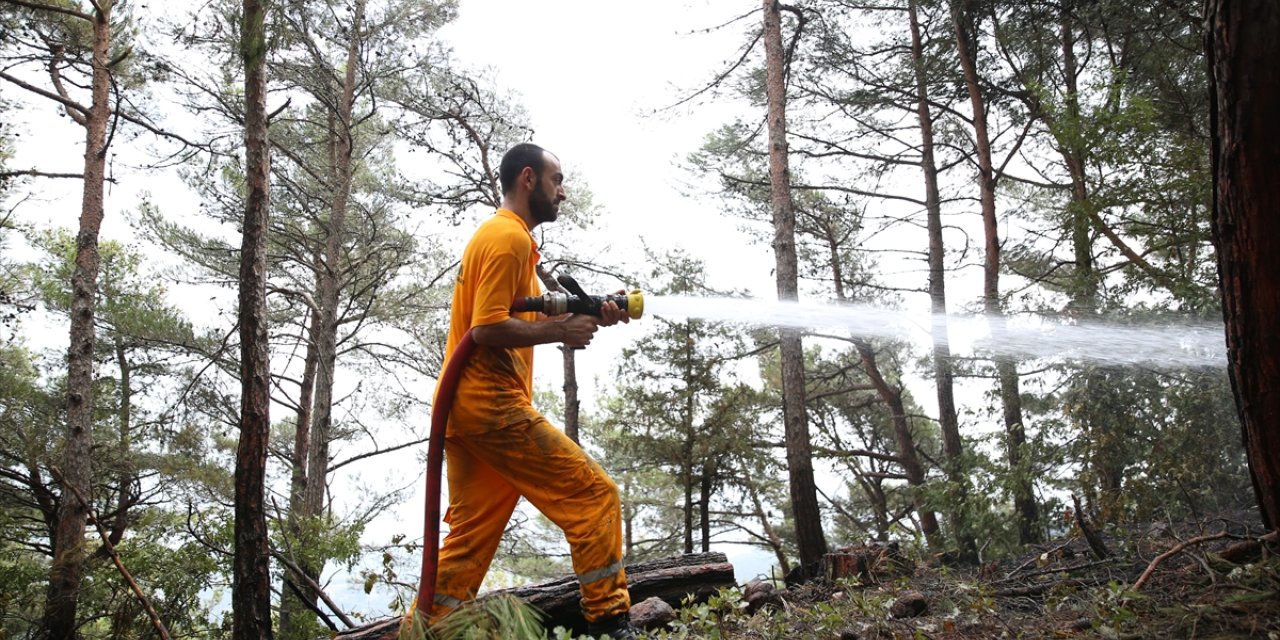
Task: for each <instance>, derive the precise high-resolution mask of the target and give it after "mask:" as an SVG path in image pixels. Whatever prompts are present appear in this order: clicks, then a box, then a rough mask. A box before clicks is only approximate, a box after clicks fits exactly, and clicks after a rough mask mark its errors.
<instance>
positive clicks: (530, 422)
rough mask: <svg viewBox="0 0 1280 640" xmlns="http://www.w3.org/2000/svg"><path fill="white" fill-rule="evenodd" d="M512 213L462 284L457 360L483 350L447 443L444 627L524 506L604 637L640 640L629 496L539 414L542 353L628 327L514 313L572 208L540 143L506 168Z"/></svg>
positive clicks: (485, 237) (488, 228) (607, 312)
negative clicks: (629, 563) (540, 518)
mask: <svg viewBox="0 0 1280 640" xmlns="http://www.w3.org/2000/svg"><path fill="white" fill-rule="evenodd" d="M499 179H500V181H501V183H502V192H503V202H502V208H501V209H499V210H498V212H497V213H496V214H495V215H494V216H493V217H492V218H489V219H488V220H486V221H485V222H484V223H483V224H481V225H480V227H479V228H478V229H477V230H476V233H475V235H474V236H473V237H472V238H471V241H470V242H469V243H468V244H467V248H466V250H465V251H464V252H463V254H462V263H461V266H460V268H459V270H458V280H457V282H456V284H455V285H454V290H453V304H452V311H451V319H450V326H449V342H448V345H447V347H446V358H447V357H448V356H449V355H451V354H452V353H453V351H454V348H455V347H456V346H457V344H458V342H459V341H461V339H462V336H463V335H464V334H465V333H466V332H467V330H470V331H471V336H472V339H473V340H474V341H475V343H476V348H475V350H474V351H473V352H472V355H471V358H470V360H469V362H468V364H467V366H466V368H465V369H464V370H463V373H462V375H461V378H460V379H459V381H458V386H457V392H456V396H455V399H454V404H453V411H452V413H451V414H450V419H449V426H448V432H447V436H446V438H445V460H446V461H447V462H448V474H449V475H448V479H449V508H448V511H447V512H446V513H445V518H444V519H445V522H447V523H449V525H450V529H449V535H448V536H446V537H445V539H444V544H443V545H442V546H441V548H440V561H439V569H438V571H437V579H436V597H435V600H436V601H435V603H434V604H435V606H434V608H433V610H432V613H433V615H434V616H439V615H442V614H443V613H445V612H447V611H448V610H450V609H452V608H453V607H456V606H458V605H459V604H461V603H462V602H463V601H466V600H470V599H472V598H474V597H475V595H476V590H477V589H479V588H480V583H481V581H482V580H483V579H484V575H485V573H486V572H487V571H488V569H489V563H490V562H491V561H492V560H493V556H494V553H495V552H496V551H497V548H498V543H499V541H500V539H501V538H502V532H503V530H504V529H505V528H506V525H507V521H508V519H509V518H510V517H511V513H512V511H513V510H514V508H515V506H516V502H517V501H518V500H519V499H520V497H521V496H524V497H525V498H527V499H528V500H529V502H530V503H532V504H533V505H534V506H535V507H537V508H538V509H539V510H540V511H542V513H543V514H545V515H546V516H547V517H548V518H550V519H551V521H552V522H554V523H556V525H558V526H559V527H560V528H561V529H562V530H563V531H564V533H565V538H566V539H567V540H568V542H569V547H570V550H571V552H572V557H573V570H574V573H576V574H577V577H578V582H579V585H580V588H581V591H582V601H581V603H582V609H583V614H584V616H585V617H586V619H587V622H588V623H589V625H590V626H589V629H588V630H589V632H590V633H592V634H593V635H600V634H606V633H607V634H609V635H611V636H612V637H613V638H615V639H618V640H622V639H629V638H634V637H635V635H636V632H635V630H634V629H633V628H632V627H631V623H630V618H629V615H628V611H629V609H630V606H631V598H630V595H629V594H628V592H627V582H626V575H625V574H624V573H623V570H622V522H621V520H622V518H621V508H620V502H619V499H618V487H617V485H615V484H614V482H613V480H612V479H610V478H609V476H608V475H607V474H605V472H604V469H602V468H601V467H600V465H599V464H597V463H596V462H595V461H594V460H592V459H591V458H589V457H587V455H586V454H585V453H583V451H582V449H581V448H580V447H579V446H578V445H577V444H575V443H574V442H573V441H572V440H570V439H569V438H568V437H567V436H565V435H564V433H562V432H561V431H560V430H559V429H557V428H555V427H553V426H552V425H551V423H549V422H547V420H546V418H544V417H543V416H542V414H541V413H539V412H538V411H537V410H536V409H534V408H533V401H532V400H533V375H532V373H533V346H534V345H538V344H548V343H557V342H559V343H564V344H565V345H567V346H570V347H585V346H587V345H588V344H589V343H590V342H591V338H592V335H593V334H594V333H595V332H596V328H597V327H598V326H611V325H614V324H616V323H617V322H618V321H619V320H621V321H623V322H626V321H627V319H628V317H627V315H626V312H625V311H623V310H621V309H619V308H618V305H617V304H615V303H613V302H607V303H605V304H604V305H603V308H602V309H601V314H600V317H599V318H596V317H593V316H589V315H575V314H569V315H565V316H559V317H556V318H546V317H539V316H538V314H535V313H514V314H513V313H511V312H510V307H511V303H512V301H513V300H514V299H516V298H519V297H527V296H537V295H539V294H540V286H539V281H538V277H537V274H536V272H535V267H536V265H537V264H538V259H539V254H538V243H537V241H535V240H534V239H533V236H532V235H531V233H530V232H531V231H532V230H533V229H534V228H535V227H537V226H538V225H539V224H542V223H544V222H552V221H554V220H555V219H556V216H557V214H558V213H559V208H560V203H561V202H562V201H564V199H565V193H564V186H563V182H564V174H563V173H562V171H561V169H560V161H559V160H558V159H557V158H556V157H555V156H554V155H552V154H551V153H548V152H547V151H545V150H543V149H542V148H541V147H539V146H537V145H534V144H527V143H526V144H520V145H516V146H515V147H513V148H512V149H511V150H510V151H508V152H507V153H506V155H505V156H503V158H502V164H501V166H500V168H499Z"/></svg>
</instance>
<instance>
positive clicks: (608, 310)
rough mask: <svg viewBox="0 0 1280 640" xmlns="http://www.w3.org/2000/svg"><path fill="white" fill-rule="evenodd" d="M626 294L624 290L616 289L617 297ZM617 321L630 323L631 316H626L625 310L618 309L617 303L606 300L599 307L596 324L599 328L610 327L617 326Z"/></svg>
mask: <svg viewBox="0 0 1280 640" xmlns="http://www.w3.org/2000/svg"><path fill="white" fill-rule="evenodd" d="M626 293H627V291H626V289H618V294H619V295H626ZM619 321H621V322H623V323H627V322H631V316H630V315H628V314H627V311H626V310H625V309H623V308H622V307H619V306H618V303H616V302H614V301H613V300H607V301H605V303H604V304H602V305H600V321H599V323H598V324H599V325H600V326H602V327H612V326H613V325H615V324H618V322H619Z"/></svg>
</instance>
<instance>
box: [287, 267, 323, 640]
mask: <svg viewBox="0 0 1280 640" xmlns="http://www.w3.org/2000/svg"><path fill="white" fill-rule="evenodd" d="M318 268H319V267H318V266H317V269H318ZM309 316H310V320H309V322H308V323H307V352H306V355H305V356H304V360H303V365H302V381H301V382H300V383H299V388H298V413H297V419H296V423H295V424H294V432H293V453H292V455H291V456H290V457H289V461H290V467H291V469H290V474H289V515H288V521H287V522H286V524H285V526H286V527H287V528H288V532H289V535H290V536H292V537H293V538H294V539H295V540H298V539H301V536H302V535H303V533H302V532H303V527H302V518H303V513H304V509H305V507H304V501H305V499H306V498H305V496H306V493H307V461H308V459H309V457H310V454H309V451H310V448H311V413H312V411H313V409H314V404H313V403H314V402H315V400H314V395H315V387H316V375H317V370H318V369H319V368H320V354H319V350H318V349H317V348H316V347H317V345H318V344H319V332H320V313H319V309H317V308H315V307H311V309H310V312H309ZM298 560H300V559H298ZM283 580H284V581H291V582H293V583H294V584H297V583H298V582H300V581H299V580H296V579H294V578H293V577H291V576H289V575H288V573H286V574H285V575H284V578H283ZM280 594H281V595H280V629H281V630H282V631H283V630H286V629H292V628H293V627H294V622H293V617H294V616H298V615H311V614H310V612H309V611H307V610H306V608H305V607H304V606H303V604H302V603H301V602H300V601H299V600H298V598H297V596H296V595H295V594H294V593H293V591H292V590H290V589H288V588H287V587H286V586H285V585H284V584H281V587H280Z"/></svg>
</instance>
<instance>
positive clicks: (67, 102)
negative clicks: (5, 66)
mask: <svg viewBox="0 0 1280 640" xmlns="http://www.w3.org/2000/svg"><path fill="white" fill-rule="evenodd" d="M5 1H6V2H7V1H8V0H5ZM0 79H3V80H8V81H9V82H11V83H13V84H15V85H17V86H19V87H22V88H23V89H26V90H27V91H30V92H32V93H34V94H36V95H39V96H42V97H45V98H48V99H50V100H53V101H54V102H57V103H59V104H61V105H62V106H64V107H67V108H68V109H75V110H76V111H77V112H79V114H80V115H81V116H82V117H83V115H86V114H88V113H89V109H88V108H86V107H85V106H84V105H82V104H80V103H78V102H76V101H74V100H71V99H70V98H64V97H62V96H60V95H58V94H56V93H53V92H52V91H49V90H47V89H41V88H40V87H37V86H35V85H33V84H29V83H27V82H23V81H22V80H19V79H18V78H15V77H14V76H11V75H9V74H8V73H5V72H4V71H0ZM73 117H74V116H73Z"/></svg>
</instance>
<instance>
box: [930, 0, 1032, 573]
mask: <svg viewBox="0 0 1280 640" xmlns="http://www.w3.org/2000/svg"><path fill="white" fill-rule="evenodd" d="M969 2H970V0H952V2H951V21H952V23H953V25H954V27H955V32H956V52H957V54H958V55H959V58H960V67H961V69H963V71H964V80H965V87H966V89H967V90H968V93H969V104H970V106H971V108H972V109H973V134H974V141H975V145H974V146H975V149H974V151H975V153H976V154H977V159H978V190H979V196H980V198H979V199H980V201H981V203H982V228H983V235H984V237H985V256H984V261H983V265H982V269H983V286H982V306H983V311H984V312H985V313H986V315H987V319H988V322H990V323H991V324H992V329H991V331H992V334H993V335H1000V334H1001V333H1003V331H1004V326H1005V323H1004V314H1003V308H1002V305H1001V304H1000V234H999V227H998V226H997V220H996V175H995V169H994V168H993V162H992V159H991V156H992V153H991V141H990V137H989V134H990V132H989V131H988V129H987V106H986V102H985V100H984V98H983V96H982V88H981V87H980V86H979V82H978V68H977V59H976V56H975V53H974V51H973V50H972V48H971V46H970V45H971V37H972V34H971V33H970V24H969V21H970V20H971V19H972V15H973V14H972V13H971V12H970V10H969V7H968V4H969ZM996 371H997V374H998V376H999V379H1000V387H999V391H1000V401H1001V402H1002V403H1003V405H1004V408H1005V411H1004V418H1005V438H1006V443H1009V444H1010V448H1011V449H1012V448H1013V446H1012V443H1014V442H1018V443H1021V442H1022V441H1023V440H1025V436H1024V435H1023V428H1022V420H1021V412H1022V410H1021V403H1020V399H1019V397H1018V381H1017V369H1016V368H1015V367H1014V366H1013V363H1012V362H1011V361H1009V360H1008V359H1006V358H997V360H996ZM1014 407H1016V408H1017V410H1016V411H1013V408H1014ZM1014 416H1017V419H1016V421H1014V422H1010V420H1011V419H1012V418H1013V417H1014ZM942 436H943V437H942V443H943V450H944V451H945V452H946V454H947V467H948V469H947V477H948V480H949V481H950V484H951V487H952V497H953V498H954V501H955V504H954V505H953V506H952V509H953V512H952V518H951V521H952V527H953V528H954V529H955V530H956V531H955V534H956V540H957V542H958V543H959V545H960V553H961V555H963V556H966V557H970V558H976V557H977V545H976V544H975V542H974V537H973V532H971V531H969V530H968V522H967V518H966V516H965V511H966V510H967V504H968V501H969V496H968V493H969V481H968V474H967V469H966V468H965V464H964V461H963V455H964V445H963V442H962V441H961V440H960V434H959V433H958V432H957V433H943V434H942ZM1019 446H1020V445H1019ZM1012 465H1013V461H1012V460H1010V466H1012Z"/></svg>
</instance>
